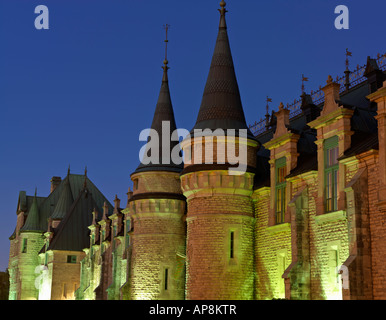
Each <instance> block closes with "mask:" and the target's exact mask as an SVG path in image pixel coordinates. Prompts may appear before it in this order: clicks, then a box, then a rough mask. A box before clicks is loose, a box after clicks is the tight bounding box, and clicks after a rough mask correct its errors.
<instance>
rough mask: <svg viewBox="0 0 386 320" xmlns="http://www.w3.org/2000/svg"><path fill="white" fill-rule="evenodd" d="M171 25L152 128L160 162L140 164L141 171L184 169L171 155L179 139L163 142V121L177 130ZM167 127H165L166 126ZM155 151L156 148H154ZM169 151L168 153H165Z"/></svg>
mask: <svg viewBox="0 0 386 320" xmlns="http://www.w3.org/2000/svg"><path fill="white" fill-rule="evenodd" d="M169 27H170V26H169V25H168V24H166V25H165V26H164V28H165V30H166V40H165V60H164V62H163V64H164V65H163V66H162V69H163V75H162V84H161V90H160V93H159V96H158V101H157V105H156V109H155V112H154V117H153V122H152V125H151V129H153V130H155V131H156V132H157V133H158V137H159V148H158V150H159V152H158V155H159V161H158V163H149V164H142V163H141V164H140V165H139V166H138V168H137V170H136V171H135V173H136V172H141V171H160V170H162V171H177V172H179V171H181V170H182V167H183V166H182V164H181V165H179V164H175V163H173V159H172V157H171V152H172V150H173V149H174V147H176V146H177V145H178V144H179V142H178V141H171V140H170V138H169V139H166V140H167V142H168V143H170V148H169V147H168V146H164V145H163V144H162V142H163V139H162V137H163V133H164V132H163V123H164V124H166V125H169V126H170V135H169V137H170V136H171V134H172V133H173V132H174V131H175V130H177V125H176V121H175V118H174V111H173V106H172V101H171V97H170V90H169V80H168V70H169V69H170V68H169V66H168V64H169V61H168V59H167V45H168V42H169V40H168V31H169ZM164 129H165V127H164ZM152 151H153V152H154V151H155V150H152ZM147 152H149V150H148V149H146V151H145V153H147ZM165 153H167V154H165Z"/></svg>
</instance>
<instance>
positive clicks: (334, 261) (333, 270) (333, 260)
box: [328, 249, 339, 284]
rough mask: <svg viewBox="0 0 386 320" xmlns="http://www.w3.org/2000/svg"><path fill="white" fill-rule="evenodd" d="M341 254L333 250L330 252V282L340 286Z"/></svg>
mask: <svg viewBox="0 0 386 320" xmlns="http://www.w3.org/2000/svg"><path fill="white" fill-rule="evenodd" d="M338 266H339V254H338V250H335V249H332V250H329V252H328V267H329V271H330V281H331V283H332V284H339V274H338Z"/></svg>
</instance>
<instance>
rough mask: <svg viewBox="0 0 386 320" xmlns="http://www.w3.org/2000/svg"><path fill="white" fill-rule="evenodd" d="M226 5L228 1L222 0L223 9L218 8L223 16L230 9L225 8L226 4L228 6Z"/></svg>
mask: <svg viewBox="0 0 386 320" xmlns="http://www.w3.org/2000/svg"><path fill="white" fill-rule="evenodd" d="M226 5H227V4H226V2H225V1H224V0H222V1H221V2H220V7H221V9H218V11H219V12H220V13H221V16H225V13H227V12H228V10H227V9H225V6H226Z"/></svg>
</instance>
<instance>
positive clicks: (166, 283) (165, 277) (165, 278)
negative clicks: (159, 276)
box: [164, 269, 169, 291]
mask: <svg viewBox="0 0 386 320" xmlns="http://www.w3.org/2000/svg"><path fill="white" fill-rule="evenodd" d="M168 278H169V269H165V275H164V282H165V287H164V289H165V291H166V290H168Z"/></svg>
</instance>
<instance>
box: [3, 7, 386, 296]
mask: <svg viewBox="0 0 386 320" xmlns="http://www.w3.org/2000/svg"><path fill="white" fill-rule="evenodd" d="M219 11H220V24H219V32H218V37H217V41H216V45H215V49H214V53H213V58H212V62H211V66H210V71H209V75H208V79H207V83H206V86H205V90H204V94H203V97H202V103H201V107H200V109H199V112H198V117H197V121H196V123H195V125H194V128H193V130H192V132H191V135H190V137H189V139H185V140H184V141H182V143H179V142H178V141H173V140H171V141H169V142H170V150H177V151H178V150H179V149H178V148H179V147H180V148H181V150H182V151H183V152H184V155H185V161H184V163H178V162H176V161H173V160H172V161H168V160H170V159H175V157H171V154H170V153H168V151H167V152H165V150H164V149H162V148H160V150H159V151H160V153H161V154H162V157H161V161H158V162H150V163H146V164H145V163H141V164H139V166H138V167H137V169H136V170H135V171H134V172H133V173H132V175H131V180H132V181H133V185H134V187H133V191H131V190H130V189H129V192H128V194H127V195H128V199H127V204H126V205H125V206H121V202H120V199H118V198H117V197H116V198H115V199H114V205H111V204H110V203H109V201H108V200H107V199H106V198H105V197H104V196H103V195H102V194H101V192H100V191H99V190H98V189H97V188H96V187H95V186H94V184H93V183H92V182H91V181H90V179H89V178H88V177H87V172H86V173H85V174H84V175H75V174H72V173H70V171H69V172H68V175H67V176H66V177H65V178H64V179H63V180H62V179H61V178H59V177H53V178H52V180H51V193H50V194H49V195H48V196H47V197H38V196H37V195H36V193H35V195H34V196H27V195H26V193H25V192H23V191H22V192H20V195H19V201H18V206H17V223H16V228H15V231H14V233H13V234H12V235H11V237H10V242H11V248H10V258H9V267H8V270H9V274H10V291H9V299H14V300H16V299H55V300H60V299H62V300H64V299H78V300H88V299H90V300H94V299H96V300H107V299H111V300H119V299H122V300H136V299H154V300H156V299H176V300H183V299H192V300H193V299H206V300H209V299H222V300H227V299H244V300H249V299H279V298H286V299H310V300H311V299H312V300H317V299H351V300H355V299H386V166H385V163H386V140H385V139H386V81H385V80H386V77H385V69H386V68H385V67H386V56H378V57H377V58H374V59H372V58H368V61H367V63H366V65H365V66H363V67H359V68H358V69H357V70H355V71H350V70H349V69H348V68H347V69H346V72H345V75H344V76H343V77H342V78H338V79H337V80H336V81H334V80H333V79H332V78H331V76H329V77H328V79H327V83H326V84H325V86H324V87H323V88H321V89H320V90H318V91H317V92H312V93H311V94H307V93H305V92H303V93H302V95H301V98H300V100H299V101H297V102H295V103H294V104H293V105H291V106H288V107H285V106H284V105H283V104H280V106H279V109H278V111H277V112H272V114H271V115H270V114H268V112H267V116H266V119H264V120H263V121H261V122H260V123H256V124H255V125H253V126H248V125H247V124H246V120H245V116H244V112H243V107H242V104H241V99H240V93H239V88H238V83H237V80H236V75H235V70H234V65H233V58H232V55H231V50H230V44H229V40H228V34H227V24H226V18H225V16H226V12H227V11H226V9H225V2H224V1H221V9H220V10H219ZM163 69H164V71H163V77H162V84H161V90H160V94H159V99H158V102H157V105H156V109H155V113H154V117H153V122H152V126H151V128H152V129H153V130H154V131H155V132H157V133H158V134H159V136H161V137H162V135H163V130H162V124H163V123H167V124H169V126H170V127H169V128H170V131H171V132H173V131H174V130H175V129H176V128H177V126H176V122H175V118H174V113H173V106H172V102H171V95H170V91H169V81H168V61H167V60H166V59H165V61H164V68H163ZM326 77H327V76H326ZM195 129H196V130H195ZM204 129H210V131H209V130H206V131H201V132H202V134H197V132H199V130H204ZM217 129H221V130H222V131H219V132H223V134H222V135H215V136H213V134H211V133H213V132H214V131H215V130H217ZM232 130H234V131H232ZM229 132H234V133H235V134H233V135H232V134H230V133H229ZM242 133H246V134H242ZM221 141H222V142H226V143H227V148H228V147H229V145H231V146H233V148H234V149H235V150H241V147H243V148H244V150H245V152H246V155H247V156H246V157H245V159H244V158H243V160H242V161H244V162H245V163H243V164H244V165H245V167H246V170H245V172H241V173H240V172H239V173H235V172H233V170H235V165H234V159H231V158H230V157H229V155H228V152H226V153H224V150H222V149H221V148H218V143H219V142H221ZM176 148H177V149H176ZM147 151H149V150H147ZM211 152H213V161H212V163H207V162H205V161H202V160H203V159H204V158H205V155H206V153H211ZM236 153H237V151H236Z"/></svg>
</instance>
